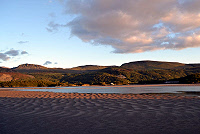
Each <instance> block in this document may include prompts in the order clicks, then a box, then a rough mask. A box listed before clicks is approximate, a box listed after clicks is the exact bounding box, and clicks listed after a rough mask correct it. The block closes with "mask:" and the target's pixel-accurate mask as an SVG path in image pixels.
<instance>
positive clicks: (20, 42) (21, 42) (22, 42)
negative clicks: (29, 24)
mask: <svg viewBox="0 0 200 134" xmlns="http://www.w3.org/2000/svg"><path fill="white" fill-rule="evenodd" d="M28 42H29V41H19V42H17V43H19V44H25V43H28Z"/></svg>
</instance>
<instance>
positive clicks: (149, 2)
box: [47, 0, 200, 53]
mask: <svg viewBox="0 0 200 134" xmlns="http://www.w3.org/2000/svg"><path fill="white" fill-rule="evenodd" d="M62 4H63V5H65V13H66V14H67V15H72V16H74V19H73V20H71V21H69V20H66V24H64V25H63V24H56V23H54V22H50V23H49V25H48V29H47V30H48V31H49V32H52V31H56V30H58V28H61V27H68V28H70V30H71V35H74V36H77V37H78V38H80V39H81V40H82V41H84V42H90V43H92V44H103V45H110V46H112V47H113V48H114V49H115V51H114V52H116V53H139V52H145V51H154V50H163V49H175V50H180V49H184V48H189V47H199V46H200V28H199V27H200V14H199V12H200V8H199V6H200V1H199V0H137V1H136V0H123V1H122V0H66V1H65V2H64V1H63V0H62ZM163 42H164V43H163Z"/></svg>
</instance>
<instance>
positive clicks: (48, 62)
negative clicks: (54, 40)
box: [43, 61, 52, 65]
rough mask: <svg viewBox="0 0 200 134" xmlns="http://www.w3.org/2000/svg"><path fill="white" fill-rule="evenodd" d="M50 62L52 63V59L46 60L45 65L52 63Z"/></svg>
mask: <svg viewBox="0 0 200 134" xmlns="http://www.w3.org/2000/svg"><path fill="white" fill-rule="evenodd" d="M50 64H52V62H51V61H46V62H45V63H44V64H43V65H50Z"/></svg>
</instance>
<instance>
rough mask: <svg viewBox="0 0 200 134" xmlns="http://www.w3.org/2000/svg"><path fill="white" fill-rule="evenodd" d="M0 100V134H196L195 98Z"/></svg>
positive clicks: (199, 128) (26, 96)
mask: <svg viewBox="0 0 200 134" xmlns="http://www.w3.org/2000/svg"><path fill="white" fill-rule="evenodd" d="M0 96H1V97H0V116H1V118H0V128H1V129H0V133H1V134H18V133H19V134H115V133H117V134H134V133H136V134H145V133H148V134H156V133H165V134H173V133H174V134H175V133H176V134H189V133H190V134H193V133H194V134H195V133H196V134H197V133H199V132H200V99H199V98H197V97H187V96H174V95H149V96H148V95H121V94H119V95H116V94H57V93H53V94H52V93H35V92H34V93H33V92H18V91H14V92H12V91H11V92H10V91H9V92H7V91H4V92H1V91H0ZM47 96H48V97H47ZM153 98H154V99H153Z"/></svg>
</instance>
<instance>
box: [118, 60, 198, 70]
mask: <svg viewBox="0 0 200 134" xmlns="http://www.w3.org/2000/svg"><path fill="white" fill-rule="evenodd" d="M121 67H123V68H126V69H133V70H154V69H185V68H192V67H200V64H183V63H178V62H164V61H135V62H129V63H124V64H122V65H121Z"/></svg>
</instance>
